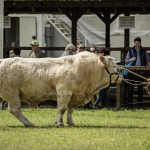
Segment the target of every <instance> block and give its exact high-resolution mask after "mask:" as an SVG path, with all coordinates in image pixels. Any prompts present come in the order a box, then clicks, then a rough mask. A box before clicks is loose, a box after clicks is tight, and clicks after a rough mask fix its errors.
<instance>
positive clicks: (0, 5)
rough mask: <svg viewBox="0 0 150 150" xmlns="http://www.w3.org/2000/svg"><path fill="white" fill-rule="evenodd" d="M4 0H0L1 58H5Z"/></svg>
mask: <svg viewBox="0 0 150 150" xmlns="http://www.w3.org/2000/svg"><path fill="white" fill-rule="evenodd" d="M3 18H4V0H0V59H1V58H3V22H4V19H3Z"/></svg>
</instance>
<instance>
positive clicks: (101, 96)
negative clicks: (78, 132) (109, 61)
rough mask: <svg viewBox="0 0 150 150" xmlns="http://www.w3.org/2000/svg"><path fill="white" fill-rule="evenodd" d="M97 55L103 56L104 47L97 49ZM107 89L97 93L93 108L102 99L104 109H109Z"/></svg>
mask: <svg viewBox="0 0 150 150" xmlns="http://www.w3.org/2000/svg"><path fill="white" fill-rule="evenodd" d="M98 55H99V56H105V48H104V47H100V48H99V49H98ZM108 89H109V87H106V88H104V89H101V90H99V91H98V97H97V99H96V101H95V103H94V105H93V108H96V107H97V106H98V104H99V103H100V102H101V100H102V99H103V98H104V100H105V105H106V108H109V97H108V94H107V91H108Z"/></svg>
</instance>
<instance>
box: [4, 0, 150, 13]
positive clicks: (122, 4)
mask: <svg viewBox="0 0 150 150" xmlns="http://www.w3.org/2000/svg"><path fill="white" fill-rule="evenodd" d="M73 8H76V9H84V8H85V9H87V11H86V13H85V14H92V13H93V9H96V10H98V11H99V12H103V9H104V8H110V12H111V14H115V13H116V12H117V10H118V9H123V10H125V9H129V11H130V14H150V1H148V0H51V1H49V0H4V14H5V15H8V14H9V13H28V14H41V13H44V14H47V13H48V14H50V13H52V14H64V13H63V9H65V10H66V11H67V12H72V9H73ZM122 13H123V14H124V12H122Z"/></svg>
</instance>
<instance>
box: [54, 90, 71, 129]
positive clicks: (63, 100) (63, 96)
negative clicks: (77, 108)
mask: <svg viewBox="0 0 150 150" xmlns="http://www.w3.org/2000/svg"><path fill="white" fill-rule="evenodd" d="M57 96H58V97H57V110H58V116H57V120H56V123H57V125H56V127H59V128H60V127H64V123H63V114H64V113H65V111H66V110H67V108H68V103H69V101H70V98H71V96H72V92H68V91H63V92H59V94H58V95H57Z"/></svg>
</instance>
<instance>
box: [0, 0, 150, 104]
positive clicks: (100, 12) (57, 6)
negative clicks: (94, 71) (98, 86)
mask: <svg viewBox="0 0 150 150" xmlns="http://www.w3.org/2000/svg"><path fill="white" fill-rule="evenodd" d="M10 13H15V14H16V13H17V14H20V13H25V14H41V13H42V14H65V15H66V16H67V17H68V18H69V19H70V20H71V21H72V43H73V44H74V45H76V37H77V30H76V27H77V21H78V19H79V18H80V17H81V16H82V15H84V14H96V15H97V16H98V17H99V18H100V19H101V20H102V21H103V22H104V24H105V25H106V36H105V37H106V38H105V41H106V42H105V47H106V49H107V50H108V51H111V50H113V48H110V25H111V23H112V22H113V21H114V20H115V19H116V18H117V17H118V16H119V15H120V14H124V15H125V16H130V14H145V15H146V14H150V1H149V0H4V16H7V15H9V14H10ZM111 14H113V17H111ZM0 20H1V19H0ZM124 35H125V38H124V47H122V48H118V50H119V51H120V50H121V52H122V55H121V62H122V64H123V63H124V56H125V51H126V50H127V49H128V48H129V38H130V29H124ZM4 49H5V48H4ZM7 49H12V47H9V48H8V47H7ZM22 49H27V48H22ZM43 49H44V48H43ZM46 49H49V50H50V49H53V50H54V49H56V48H50V47H48V48H46ZM58 49H59V48H58ZM115 50H117V49H116V48H115ZM118 89H119V88H118ZM117 96H118V98H117V107H119V106H120V90H118V92H117Z"/></svg>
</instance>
